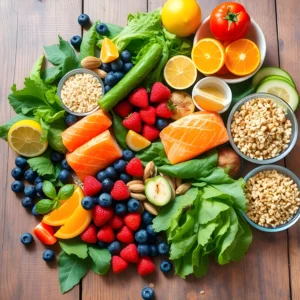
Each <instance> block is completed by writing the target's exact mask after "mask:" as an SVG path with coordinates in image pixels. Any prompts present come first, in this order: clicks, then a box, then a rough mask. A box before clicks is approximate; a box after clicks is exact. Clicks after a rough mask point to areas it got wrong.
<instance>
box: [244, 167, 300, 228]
mask: <svg viewBox="0 0 300 300" xmlns="http://www.w3.org/2000/svg"><path fill="white" fill-rule="evenodd" d="M244 179H245V182H246V184H245V187H244V192H245V196H246V199H247V202H248V211H247V212H246V213H245V212H242V214H243V216H244V218H245V219H246V220H247V221H248V223H249V224H250V225H252V226H253V227H255V228H256V229H259V230H261V231H265V232H278V231H282V230H286V229H288V228H289V227H291V226H292V225H294V224H295V223H296V222H297V221H298V220H299V218H300V209H299V207H300V192H299V190H300V180H299V178H298V177H297V176H296V175H295V174H294V173H293V172H291V171H290V170H288V169H287V168H284V167H282V166H278V165H265V166H260V167H257V168H255V169H254V170H252V171H251V172H249V173H248V174H247V175H246V176H245V178H244Z"/></svg>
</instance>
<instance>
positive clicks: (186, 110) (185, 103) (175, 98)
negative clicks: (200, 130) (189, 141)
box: [170, 92, 195, 120]
mask: <svg viewBox="0 0 300 300" xmlns="http://www.w3.org/2000/svg"><path fill="white" fill-rule="evenodd" d="M170 101H171V102H172V103H174V106H175V108H174V110H173V111H172V116H171V118H172V119H173V120H178V119H180V118H182V117H185V116H187V115H190V114H192V113H193V112H194V111H195V104H194V102H193V100H192V97H191V95H190V94H188V93H186V92H173V93H172V94H171V97H170Z"/></svg>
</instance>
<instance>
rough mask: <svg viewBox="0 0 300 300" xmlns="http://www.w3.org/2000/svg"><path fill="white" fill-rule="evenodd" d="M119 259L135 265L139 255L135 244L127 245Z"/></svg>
mask: <svg viewBox="0 0 300 300" xmlns="http://www.w3.org/2000/svg"><path fill="white" fill-rule="evenodd" d="M120 255H121V257H122V258H124V259H125V260H127V261H129V262H131V263H137V262H138V260H139V253H138V251H137V248H136V245H135V244H129V245H128V246H126V247H125V248H124V249H122V251H121V253H120Z"/></svg>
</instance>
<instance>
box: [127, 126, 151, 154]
mask: <svg viewBox="0 0 300 300" xmlns="http://www.w3.org/2000/svg"><path fill="white" fill-rule="evenodd" d="M126 143H127V146H128V147H129V148H130V149H131V150H133V151H140V150H142V149H145V148H147V147H148V146H150V145H151V142H150V141H148V140H147V139H145V138H144V137H143V136H142V135H140V134H138V133H136V132H134V131H133V130H129V131H128V133H127V135H126Z"/></svg>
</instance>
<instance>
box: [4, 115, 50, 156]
mask: <svg viewBox="0 0 300 300" xmlns="http://www.w3.org/2000/svg"><path fill="white" fill-rule="evenodd" d="M42 133H43V129H42V127H41V125H40V124H39V123H38V122H36V121H32V120H22V121H19V122H17V123H15V124H14V125H13V126H12V127H11V128H10V130H9V131H8V136H7V137H8V138H7V140H8V144H9V146H10V147H11V148H12V149H13V150H14V151H15V152H17V153H18V154H20V155H23V156H26V157H34V156H38V155H41V154H42V153H44V152H45V150H46V149H47V147H48V142H47V141H46V142H41V136H42Z"/></svg>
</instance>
